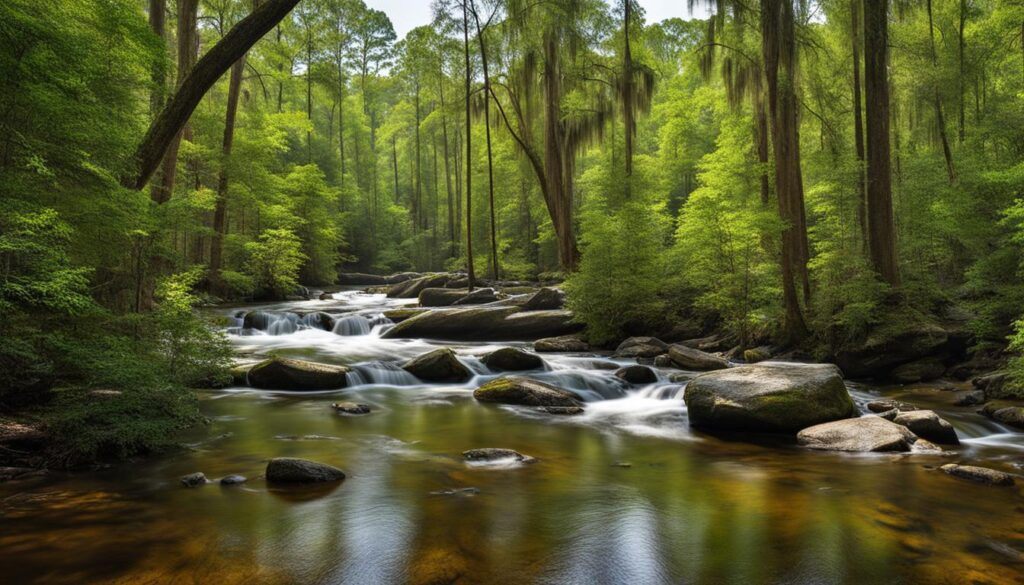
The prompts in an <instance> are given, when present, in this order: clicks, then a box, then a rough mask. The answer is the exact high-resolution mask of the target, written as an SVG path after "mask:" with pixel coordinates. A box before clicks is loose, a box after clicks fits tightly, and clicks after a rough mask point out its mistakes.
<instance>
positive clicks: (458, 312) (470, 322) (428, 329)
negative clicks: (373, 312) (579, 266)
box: [381, 306, 583, 341]
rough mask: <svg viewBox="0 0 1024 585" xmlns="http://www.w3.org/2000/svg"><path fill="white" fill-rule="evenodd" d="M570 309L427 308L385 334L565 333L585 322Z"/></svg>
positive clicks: (487, 337)
mask: <svg viewBox="0 0 1024 585" xmlns="http://www.w3.org/2000/svg"><path fill="white" fill-rule="evenodd" d="M572 319H573V316H572V313H571V312H569V311H523V310H522V309H521V308H519V307H492V306H479V307H466V308H461V307H460V308H448V309H437V310H433V311H427V312H425V313H421V314H419V315H416V316H415V317H411V318H409V319H406V320H405V321H402V322H401V323H399V324H397V325H395V326H394V327H392V328H391V329H389V330H388V331H386V332H385V333H384V334H383V335H382V336H381V337H384V338H386V339H398V338H427V339H451V340H458V341H506V340H520V339H522V340H529V339H538V338H541V337H551V336H557V335H565V334H569V333H574V332H576V331H579V330H580V329H581V328H582V327H583V325H582V324H580V323H576V322H574V321H573V320H572Z"/></svg>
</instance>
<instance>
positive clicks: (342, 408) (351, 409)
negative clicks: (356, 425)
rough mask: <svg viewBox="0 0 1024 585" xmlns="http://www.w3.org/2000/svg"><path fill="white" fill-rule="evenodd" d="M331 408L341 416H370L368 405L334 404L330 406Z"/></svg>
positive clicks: (353, 403)
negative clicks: (341, 414)
mask: <svg viewBox="0 0 1024 585" xmlns="http://www.w3.org/2000/svg"><path fill="white" fill-rule="evenodd" d="M331 408H333V409H334V410H336V411H337V412H340V413H343V414H370V405H369V404H359V403H356V402H335V403H334V404H332V405H331Z"/></svg>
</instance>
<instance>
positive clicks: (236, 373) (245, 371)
mask: <svg viewBox="0 0 1024 585" xmlns="http://www.w3.org/2000/svg"><path fill="white" fill-rule="evenodd" d="M252 366H253V364H242V365H238V366H235V367H233V368H231V370H230V372H231V383H232V384H234V385H235V386H248V385H249V370H251V369H252Z"/></svg>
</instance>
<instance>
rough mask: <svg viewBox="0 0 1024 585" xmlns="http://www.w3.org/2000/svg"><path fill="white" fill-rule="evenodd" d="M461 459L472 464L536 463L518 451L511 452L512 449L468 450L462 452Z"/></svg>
mask: <svg viewBox="0 0 1024 585" xmlns="http://www.w3.org/2000/svg"><path fill="white" fill-rule="evenodd" d="M462 458H463V459H465V460H466V461H472V462H493V461H503V460H513V461H517V462H519V463H533V462H535V461H537V460H536V459H534V458H533V457H530V456H529V455H523V454H522V453H520V452H519V451H513V450H512V449H498V448H493V447H492V448H485V449H470V450H469V451H463V452H462Z"/></svg>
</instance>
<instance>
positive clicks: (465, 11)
mask: <svg viewBox="0 0 1024 585" xmlns="http://www.w3.org/2000/svg"><path fill="white" fill-rule="evenodd" d="M467 4H468V0H463V1H462V35H463V37H462V40H463V49H464V54H465V57H466V161H465V163H466V263H467V264H468V266H467V271H468V274H469V290H470V291H472V290H473V282H474V280H475V279H476V275H475V274H474V273H473V172H472V164H471V163H470V161H471V160H472V158H473V128H472V126H471V123H470V111H469V98H470V89H471V88H470V76H471V75H472V71H471V70H470V67H469V7H468V6H467Z"/></svg>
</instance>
